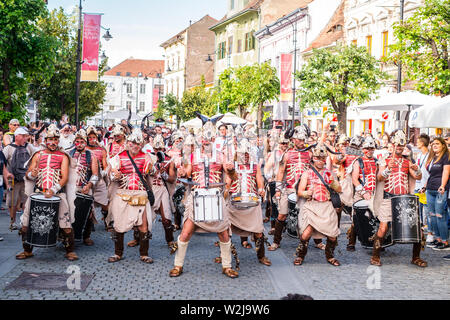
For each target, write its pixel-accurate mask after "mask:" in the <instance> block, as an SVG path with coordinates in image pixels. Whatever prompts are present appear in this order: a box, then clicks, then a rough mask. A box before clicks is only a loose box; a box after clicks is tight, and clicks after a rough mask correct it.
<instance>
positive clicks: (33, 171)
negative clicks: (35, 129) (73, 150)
mask: <svg viewBox="0 0 450 320" xmlns="http://www.w3.org/2000/svg"><path fill="white" fill-rule="evenodd" d="M59 138H60V133H59V130H58V128H57V127H56V125H54V124H52V125H50V126H49V127H48V128H47V133H46V136H45V139H44V141H45V145H46V148H45V149H43V150H40V151H37V152H35V153H34V154H33V155H32V157H31V160H30V165H29V167H28V171H27V174H26V179H25V194H26V195H27V196H28V199H27V202H26V203H25V207H24V213H23V216H22V228H21V230H20V231H21V232H20V234H21V235H22V243H23V248H24V251H23V252H21V253H19V254H18V255H16V258H17V259H26V258H29V257H32V256H33V253H32V250H33V247H32V246H31V245H29V244H27V243H25V240H26V237H27V231H28V227H29V220H30V201H31V199H30V196H31V195H34V194H43V195H44V196H45V198H51V197H53V196H57V197H59V198H60V199H61V202H60V205H59V211H58V222H59V228H60V229H61V230H62V237H63V242H64V245H65V249H66V254H65V258H67V259H68V260H70V261H74V260H77V259H78V256H77V254H76V253H75V251H74V249H75V241H74V233H73V229H72V223H73V222H74V221H75V216H74V213H75V207H74V200H75V182H76V170H75V166H74V163H73V162H72V161H71V159H70V157H69V155H68V154H67V153H65V152H64V151H62V150H61V148H60V147H59V146H58V144H59Z"/></svg>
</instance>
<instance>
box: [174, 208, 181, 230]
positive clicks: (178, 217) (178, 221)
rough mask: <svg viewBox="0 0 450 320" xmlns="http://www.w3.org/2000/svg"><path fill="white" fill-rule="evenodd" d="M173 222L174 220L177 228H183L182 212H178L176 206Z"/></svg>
mask: <svg viewBox="0 0 450 320" xmlns="http://www.w3.org/2000/svg"><path fill="white" fill-rule="evenodd" d="M173 218H174V219H173V220H174V222H175V224H176V225H177V226H179V227H180V226H181V212H180V210H178V208H177V207H176V206H175V212H174V214H173Z"/></svg>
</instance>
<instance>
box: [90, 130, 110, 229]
mask: <svg viewBox="0 0 450 320" xmlns="http://www.w3.org/2000/svg"><path fill="white" fill-rule="evenodd" d="M86 133H87V136H88V144H87V147H86V149H88V150H89V151H91V153H92V154H93V155H94V156H95V158H96V159H97V161H98V179H99V180H98V183H97V185H96V186H95V188H94V203H95V204H99V205H100V206H101V208H102V215H103V221H104V223H105V229H107V225H106V219H107V216H108V203H109V201H108V189H107V179H108V170H107V169H108V162H107V157H108V155H107V152H106V149H105V148H103V147H102V146H100V144H99V141H98V137H97V132H96V130H95V128H94V127H92V126H90V127H88V128H87V129H86Z"/></svg>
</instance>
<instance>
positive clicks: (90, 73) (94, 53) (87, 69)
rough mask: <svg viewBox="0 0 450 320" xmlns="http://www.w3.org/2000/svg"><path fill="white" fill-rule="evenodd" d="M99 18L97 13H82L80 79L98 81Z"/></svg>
mask: <svg viewBox="0 0 450 320" xmlns="http://www.w3.org/2000/svg"><path fill="white" fill-rule="evenodd" d="M101 18H102V16H101V15H99V14H86V13H85V14H84V22H83V58H82V61H83V64H82V65H81V79H80V80H81V81H98V67H99V57H98V54H99V50H100V21H101Z"/></svg>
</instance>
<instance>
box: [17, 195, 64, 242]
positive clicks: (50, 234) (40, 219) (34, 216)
mask: <svg viewBox="0 0 450 320" xmlns="http://www.w3.org/2000/svg"><path fill="white" fill-rule="evenodd" d="M60 202H61V198H59V197H55V196H53V197H51V198H46V197H45V196H44V195H43V194H34V195H31V196H30V223H29V226H28V231H27V240H26V241H25V243H27V244H29V245H32V246H35V247H42V248H48V247H54V246H56V243H57V241H58V230H59V222H58V212H59V204H60Z"/></svg>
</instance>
